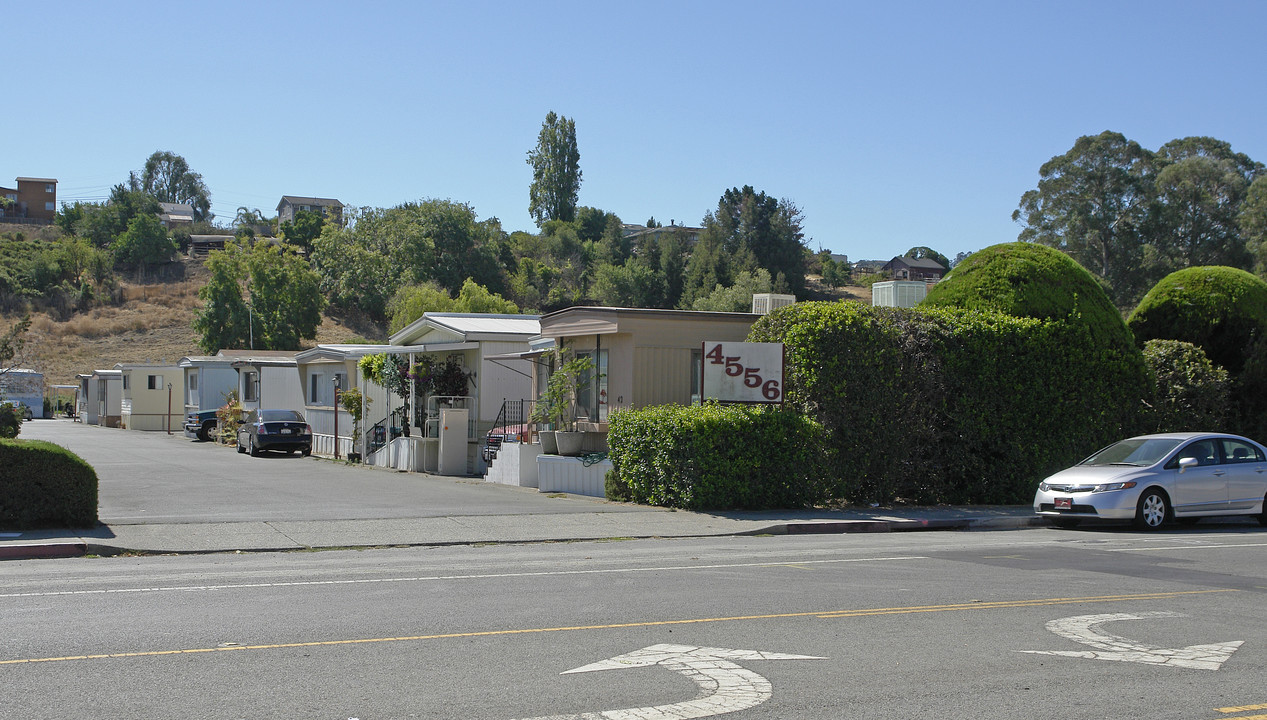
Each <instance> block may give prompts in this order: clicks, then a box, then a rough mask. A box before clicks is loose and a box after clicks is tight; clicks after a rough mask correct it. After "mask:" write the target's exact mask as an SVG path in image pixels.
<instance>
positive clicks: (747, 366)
mask: <svg viewBox="0 0 1267 720" xmlns="http://www.w3.org/2000/svg"><path fill="white" fill-rule="evenodd" d="M701 378H702V379H703V383H702V384H703V390H704V393H703V394H704V399H705V400H717V401H719V402H736V403H781V402H783V343H744V342H708V341H706V342H705V343H704V357H703V372H702V374H701Z"/></svg>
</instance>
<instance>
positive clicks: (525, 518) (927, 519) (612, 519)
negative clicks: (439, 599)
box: [0, 501, 1045, 560]
mask: <svg viewBox="0 0 1267 720" xmlns="http://www.w3.org/2000/svg"><path fill="white" fill-rule="evenodd" d="M603 507H604V504H603V503H601V502H599V501H596V502H595V510H594V512H582V513H567V514H540V513H536V514H512V515H505V514H503V515H461V516H449V517H423V518H397V519H368V520H319V521H317V520H313V521H282V522H230V523H179V524H177V523H153V524H148V523H147V524H110V525H100V526H98V527H97V528H95V529H92V530H32V531H27V532H23V533H15V532H0V560H15V559H30V558H56V557H79V556H82V555H118V554H123V553H136V554H177V553H220V552H283V551H291V550H308V549H332V548H365V547H392V546H428V545H464V544H474V543H532V542H569V541H584V540H604V539H618V538H619V539H634V538H685V537H721V536H734V535H806V534H826V533H854V532H904V531H920V530H1003V529H1016V528H1024V527H1032V526H1041V525H1043V524H1045V523H1044V521H1043V520H1040V519H1039V518H1037V517H1035V516H1034V514H1033V508H1031V507H1030V506H1027V505H1026V506H1006V507H917V508H860V509H850V510H842V511H789V512H733V513H732V512H727V513H716V514H713V513H696V512H686V511H675V510H664V509H658V508H647V509H645V511H643V512H613V511H611V510H604V509H603Z"/></svg>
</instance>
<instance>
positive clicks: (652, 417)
mask: <svg viewBox="0 0 1267 720" xmlns="http://www.w3.org/2000/svg"><path fill="white" fill-rule="evenodd" d="M607 443H608V446H609V447H610V449H611V450H610V453H609V456H610V457H611V461H612V466H613V470H612V471H611V472H609V473H608V477H607V480H606V485H607V488H608V497H610V498H612V499H622V500H624V499H627V500H633V501H634V502H639V503H645V504H649V505H662V506H666V507H677V508H687V509H692V510H699V509H705V508H708V509H760V508H787V507H802V506H805V505H809V504H813V503H818V502H822V501H823V500H826V499H828V497H829V491H830V485H829V484H828V483H827V482H826V481H825V478H824V473H823V468H824V463H825V457H824V448H823V435H822V427H821V426H820V425H819V424H818V423H817V422H814V421H813V420H811V419H809V418H806V417H805V416H803V415H800V414H799V413H795V412H788V411H783V410H778V409H774V408H756V407H747V406H721V405H716V404H712V403H709V404H705V405H696V406H689V407H688V406H682V405H659V406H654V407H648V408H642V409H639V410H626V411H623V412H618V413H613V415H612V418H611V425H610V427H609V430H608V434H607Z"/></svg>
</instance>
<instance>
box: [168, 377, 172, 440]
mask: <svg viewBox="0 0 1267 720" xmlns="http://www.w3.org/2000/svg"><path fill="white" fill-rule="evenodd" d="M167 434H168V435H171V434H172V384H171V383H167Z"/></svg>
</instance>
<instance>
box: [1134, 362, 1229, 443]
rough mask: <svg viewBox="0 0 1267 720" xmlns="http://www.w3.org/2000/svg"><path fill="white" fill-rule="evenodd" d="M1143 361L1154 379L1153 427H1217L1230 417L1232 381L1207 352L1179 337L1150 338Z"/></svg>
mask: <svg viewBox="0 0 1267 720" xmlns="http://www.w3.org/2000/svg"><path fill="white" fill-rule="evenodd" d="M1144 360H1145V362H1147V363H1148V367H1149V370H1150V371H1151V372H1152V376H1153V381H1154V390H1153V403H1152V405H1153V430H1154V431H1155V432H1181V431H1201V430H1218V429H1220V428H1222V427H1223V426H1224V423H1225V422H1226V420H1227V410H1228V393H1229V389H1230V380H1229V379H1228V374H1227V370H1224V369H1223V368H1221V367H1219V366H1217V365H1215V364H1214V363H1212V362H1210V359H1209V358H1207V357H1206V356H1205V352H1204V351H1203V350H1202V349H1201V348H1199V347H1197V346H1196V345H1193V344H1192V343H1186V342H1181V341H1179V340H1149V341H1148V342H1146V343H1144Z"/></svg>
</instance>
